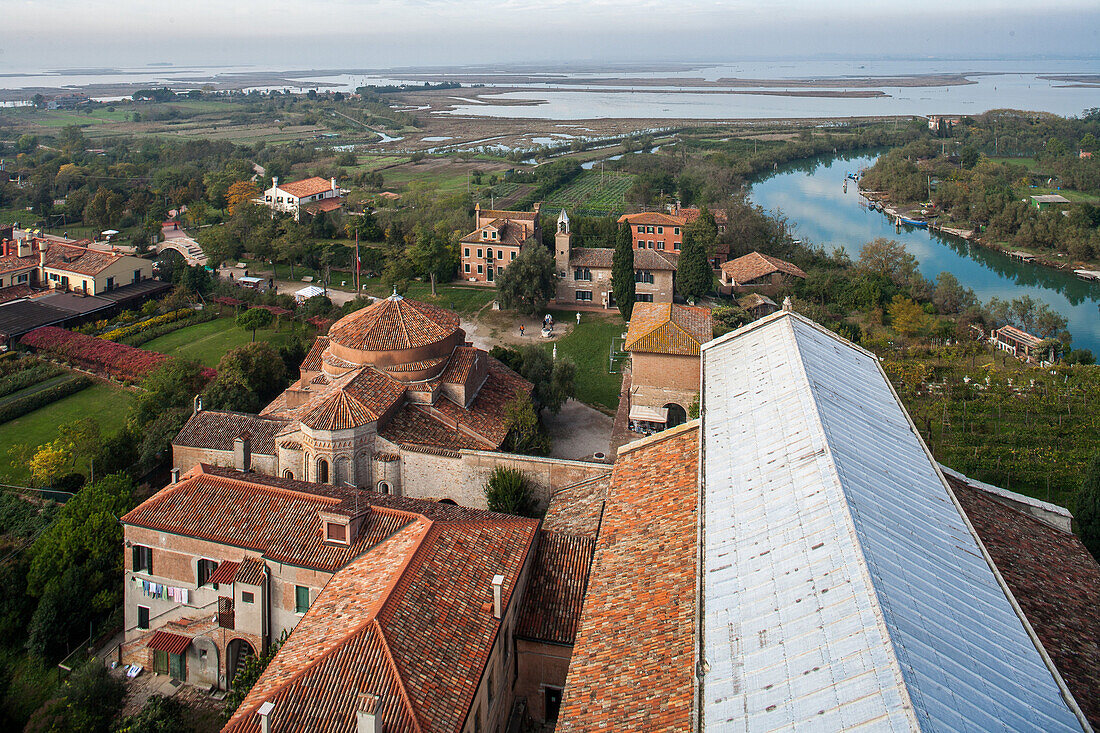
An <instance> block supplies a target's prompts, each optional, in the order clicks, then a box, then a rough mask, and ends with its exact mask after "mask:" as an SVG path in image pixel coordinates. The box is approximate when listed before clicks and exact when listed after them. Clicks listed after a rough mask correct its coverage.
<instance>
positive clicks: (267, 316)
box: [237, 308, 275, 341]
mask: <svg viewBox="0 0 1100 733" xmlns="http://www.w3.org/2000/svg"><path fill="white" fill-rule="evenodd" d="M273 320H275V316H273V315H271V311H269V310H264V309H263V308H249V309H248V310H246V311H244V312H243V313H241V314H239V315H238V316H237V325H238V326H240V327H241V328H243V329H245V330H248V329H252V340H253V341H255V340H256V330H257V329H260V328H267V327H268V326H270V325H271V322H272V321H273Z"/></svg>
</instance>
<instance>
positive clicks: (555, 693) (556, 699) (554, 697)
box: [543, 685, 561, 723]
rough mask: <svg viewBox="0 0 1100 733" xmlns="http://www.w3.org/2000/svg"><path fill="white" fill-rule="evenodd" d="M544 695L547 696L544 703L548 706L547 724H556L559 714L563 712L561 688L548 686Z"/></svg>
mask: <svg viewBox="0 0 1100 733" xmlns="http://www.w3.org/2000/svg"><path fill="white" fill-rule="evenodd" d="M543 694H544V695H545V699H544V702H545V704H546V722H548V723H550V722H555V721H557V719H558V712H559V711H560V710H561V688H560V687H550V686H549V685H547V686H546V687H545V688H544V692H543Z"/></svg>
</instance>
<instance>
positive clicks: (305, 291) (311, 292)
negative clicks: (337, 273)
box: [294, 285, 325, 300]
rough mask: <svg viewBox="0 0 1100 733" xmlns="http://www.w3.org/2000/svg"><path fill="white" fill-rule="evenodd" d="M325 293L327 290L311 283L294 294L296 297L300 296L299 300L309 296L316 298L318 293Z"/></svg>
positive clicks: (306, 298)
mask: <svg viewBox="0 0 1100 733" xmlns="http://www.w3.org/2000/svg"><path fill="white" fill-rule="evenodd" d="M324 294H325V291H324V290H323V289H322V288H319V287H317V286H316V285H310V286H309V287H305V288H302V289H301V290H299V291H298V292H296V293H295V294H294V297H296V298H298V299H299V300H308V299H309V298H314V297H316V296H318V295H324Z"/></svg>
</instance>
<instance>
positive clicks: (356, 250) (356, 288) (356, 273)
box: [355, 229, 362, 295]
mask: <svg viewBox="0 0 1100 733" xmlns="http://www.w3.org/2000/svg"><path fill="white" fill-rule="evenodd" d="M361 289H362V288H361V286H360V284H359V230H358V229H356V230H355V293H356V295H358V294H359V291H360V290H361Z"/></svg>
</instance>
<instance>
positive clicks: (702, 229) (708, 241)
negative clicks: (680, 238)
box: [687, 206, 718, 257]
mask: <svg viewBox="0 0 1100 733" xmlns="http://www.w3.org/2000/svg"><path fill="white" fill-rule="evenodd" d="M687 228H688V229H689V230H691V234H692V236H693V237H694V238H695V241H696V242H698V243H699V244H700V246H702V248H703V252H705V253H706V256H707V257H713V256H714V252H715V250H716V249H717V247H718V222H717V221H715V220H714V214H712V213H710V210H709V209H707V207H705V206H703V207H702V208H700V209H699V218H698V219H696V220H695V221H693V222H692V223H691V224H690V225H688V227H687Z"/></svg>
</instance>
